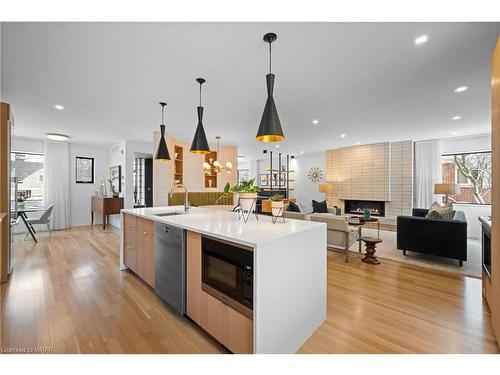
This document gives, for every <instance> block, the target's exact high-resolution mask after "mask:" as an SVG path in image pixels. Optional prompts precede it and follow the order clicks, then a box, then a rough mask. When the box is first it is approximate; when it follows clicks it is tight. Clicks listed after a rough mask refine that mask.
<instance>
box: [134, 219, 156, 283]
mask: <svg viewBox="0 0 500 375" xmlns="http://www.w3.org/2000/svg"><path fill="white" fill-rule="evenodd" d="M154 238H155V226H154V222H153V221H152V220H147V219H142V218H137V231H136V241H137V275H139V277H140V278H141V279H143V280H144V281H145V282H146V283H148V284H149V285H150V286H151V287H153V288H154V287H155V240H154Z"/></svg>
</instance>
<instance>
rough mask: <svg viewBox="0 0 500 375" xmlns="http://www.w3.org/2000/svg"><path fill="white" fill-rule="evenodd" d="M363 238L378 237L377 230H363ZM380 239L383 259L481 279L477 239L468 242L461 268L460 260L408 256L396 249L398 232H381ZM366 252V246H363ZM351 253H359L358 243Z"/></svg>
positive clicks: (377, 254) (353, 246)
mask: <svg viewBox="0 0 500 375" xmlns="http://www.w3.org/2000/svg"><path fill="white" fill-rule="evenodd" d="M363 236H372V237H377V230H375V229H368V228H363ZM380 238H381V239H382V241H383V242H381V243H380V244H378V245H377V253H376V254H375V255H376V256H377V257H379V258H380V260H381V261H383V259H384V258H385V259H391V260H396V261H399V262H404V263H410V264H416V265H419V266H424V267H428V268H433V269H438V270H442V271H447V272H453V273H457V274H462V275H465V276H472V277H481V272H482V271H481V241H480V240H476V239H468V240H467V261H466V262H464V265H463V266H462V267H460V266H459V265H458V260H455V259H448V258H442V257H438V256H435V255H429V254H421V253H414V252H411V251H408V252H407V253H406V254H407V255H406V256H404V255H403V252H402V251H401V250H397V247H396V232H388V231H383V230H381V231H380ZM362 248H363V250H362V251H363V252H364V245H363V247H362ZM349 251H350V252H353V253H358V243H357V242H356V243H355V244H354V245H352V246H351V247H350V249H349Z"/></svg>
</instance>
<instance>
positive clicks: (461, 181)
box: [441, 152, 491, 204]
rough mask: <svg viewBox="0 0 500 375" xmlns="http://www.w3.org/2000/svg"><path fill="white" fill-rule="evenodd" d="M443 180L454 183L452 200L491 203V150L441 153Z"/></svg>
mask: <svg viewBox="0 0 500 375" xmlns="http://www.w3.org/2000/svg"><path fill="white" fill-rule="evenodd" d="M441 166H442V174H443V182H445V183H456V184H458V186H459V189H460V194H458V195H453V196H450V197H449V198H450V199H451V200H452V201H453V202H457V203H476V204H491V152H476V153H468V154H454V155H443V157H442V164H441Z"/></svg>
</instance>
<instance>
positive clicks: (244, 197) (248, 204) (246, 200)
mask: <svg viewBox="0 0 500 375" xmlns="http://www.w3.org/2000/svg"><path fill="white" fill-rule="evenodd" d="M238 197H239V201H240V206H241V209H242V210H243V211H244V212H248V211H250V210H251V209H252V206H253V205H254V203H255V200H256V199H257V193H239V194H238ZM254 209H255V207H254Z"/></svg>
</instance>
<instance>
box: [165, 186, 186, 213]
mask: <svg viewBox="0 0 500 375" xmlns="http://www.w3.org/2000/svg"><path fill="white" fill-rule="evenodd" d="M176 188H182V189H184V212H189V202H188V191H187V189H186V187H185V186H184V185H183V184H174V186H172V189H170V193H169V196H170V198H172V195H173V193H174V190H175V189H176Z"/></svg>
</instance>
